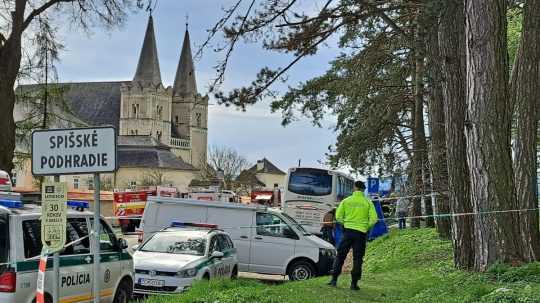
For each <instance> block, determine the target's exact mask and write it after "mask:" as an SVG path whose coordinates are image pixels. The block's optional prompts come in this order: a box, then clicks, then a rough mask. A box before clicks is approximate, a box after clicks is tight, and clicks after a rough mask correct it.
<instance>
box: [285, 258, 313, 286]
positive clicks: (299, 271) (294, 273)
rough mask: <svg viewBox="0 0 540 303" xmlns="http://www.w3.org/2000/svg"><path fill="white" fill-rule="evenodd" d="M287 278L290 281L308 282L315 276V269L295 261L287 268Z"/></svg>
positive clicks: (309, 264) (308, 264)
mask: <svg viewBox="0 0 540 303" xmlns="http://www.w3.org/2000/svg"><path fill="white" fill-rule="evenodd" d="M288 276H289V279H290V280H292V281H304V280H308V279H311V278H313V277H314V276H315V269H314V268H313V265H311V263H309V262H307V261H296V262H294V263H293V264H292V265H291V267H290V268H289V273H288Z"/></svg>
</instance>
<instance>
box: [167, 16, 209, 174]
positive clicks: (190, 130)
mask: <svg viewBox="0 0 540 303" xmlns="http://www.w3.org/2000/svg"><path fill="white" fill-rule="evenodd" d="M171 121H172V128H171V137H172V139H171V147H173V148H174V152H175V153H176V154H177V155H178V156H180V157H181V158H182V159H184V160H186V161H188V162H190V163H191V165H193V166H194V167H196V168H201V164H204V163H206V151H207V146H208V134H207V131H208V96H201V95H200V94H199V93H198V92H197V82H196V81H195V68H194V64H193V58H192V56H191V45H190V40H189V31H188V29H187V24H186V32H185V35H184V42H183V45H182V52H181V54H180V61H179V63H178V68H177V70H176V76H175V79H174V84H173V87H172V111H171ZM188 144H189V146H188Z"/></svg>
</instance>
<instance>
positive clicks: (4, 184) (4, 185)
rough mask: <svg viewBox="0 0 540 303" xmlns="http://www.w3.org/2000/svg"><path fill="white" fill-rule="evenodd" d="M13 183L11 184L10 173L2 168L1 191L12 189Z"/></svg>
mask: <svg viewBox="0 0 540 303" xmlns="http://www.w3.org/2000/svg"><path fill="white" fill-rule="evenodd" d="M12 187H13V185H12V184H11V178H10V177H9V174H8V173H7V172H5V171H3V170H0V191H11V190H12Z"/></svg>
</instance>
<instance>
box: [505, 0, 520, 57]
mask: <svg viewBox="0 0 540 303" xmlns="http://www.w3.org/2000/svg"><path fill="white" fill-rule="evenodd" d="M506 19H507V20H508V28H507V33H508V58H509V60H510V61H509V62H510V64H513V63H514V60H515V59H516V53H517V50H518V48H519V41H520V40H521V25H522V22H523V11H522V10H521V9H519V8H514V9H511V10H509V11H508V13H507V15H506Z"/></svg>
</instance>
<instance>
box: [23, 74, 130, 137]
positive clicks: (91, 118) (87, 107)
mask: <svg viewBox="0 0 540 303" xmlns="http://www.w3.org/2000/svg"><path fill="white" fill-rule="evenodd" d="M124 83H129V81H117V82H80V83H56V84H49V87H51V86H56V87H57V88H59V89H60V90H61V91H62V96H63V100H62V101H64V102H65V104H66V105H67V106H68V107H69V110H70V111H71V114H73V115H74V116H75V117H77V118H79V119H81V120H82V121H83V122H85V123H87V124H88V125H91V126H100V125H112V126H114V127H116V129H119V121H120V86H121V85H122V84H124ZM42 86H43V85H41V84H29V85H20V86H18V87H17V90H16V93H17V95H18V96H21V95H24V94H32V93H38V92H39V91H40V87H42Z"/></svg>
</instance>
